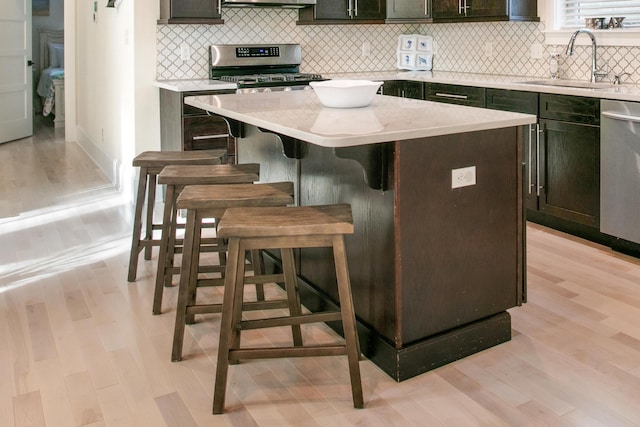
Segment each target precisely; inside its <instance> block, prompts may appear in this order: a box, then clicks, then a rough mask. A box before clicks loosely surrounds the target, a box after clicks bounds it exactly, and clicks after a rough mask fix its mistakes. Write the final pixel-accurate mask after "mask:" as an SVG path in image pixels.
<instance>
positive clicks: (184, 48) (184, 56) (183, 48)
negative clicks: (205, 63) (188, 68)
mask: <svg viewBox="0 0 640 427" xmlns="http://www.w3.org/2000/svg"><path fill="white" fill-rule="evenodd" d="M180 59H181V60H183V61H188V60H190V59H191V47H190V46H189V45H188V44H186V43H182V44H181V45H180Z"/></svg>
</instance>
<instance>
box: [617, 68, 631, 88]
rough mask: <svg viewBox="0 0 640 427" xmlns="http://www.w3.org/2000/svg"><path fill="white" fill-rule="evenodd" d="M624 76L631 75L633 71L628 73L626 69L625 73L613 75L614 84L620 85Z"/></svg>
mask: <svg viewBox="0 0 640 427" xmlns="http://www.w3.org/2000/svg"><path fill="white" fill-rule="evenodd" d="M624 76H631V73H627V72H626V71H625V72H623V73H620V74H616V75H615V76H614V77H613V84H614V85H619V84H620V83H622V78H623V77H624Z"/></svg>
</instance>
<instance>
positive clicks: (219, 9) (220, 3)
mask: <svg viewBox="0 0 640 427" xmlns="http://www.w3.org/2000/svg"><path fill="white" fill-rule="evenodd" d="M218 15H222V0H218Z"/></svg>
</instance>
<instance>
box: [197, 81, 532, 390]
mask: <svg viewBox="0 0 640 427" xmlns="http://www.w3.org/2000/svg"><path fill="white" fill-rule="evenodd" d="M301 92H302V91H301ZM305 92H306V91H305ZM185 102H186V103H187V104H190V105H194V106H196V107H198V108H203V109H205V110H208V111H212V112H214V113H216V114H219V115H221V116H223V117H225V118H226V119H227V120H228V122H229V124H230V128H231V129H232V133H235V135H236V136H239V139H238V148H237V150H238V151H237V156H238V162H239V163H254V162H255V163H260V164H261V174H260V180H261V182H275V181H283V180H290V181H293V182H294V184H295V188H296V195H295V196H296V197H295V200H296V204H298V205H319V204H333V203H349V204H350V205H351V206H352V209H353V216H354V218H353V219H354V223H355V227H356V228H355V233H354V234H353V235H350V236H349V237H348V238H347V240H346V245H347V257H348V262H349V272H350V276H351V282H352V292H353V298H354V302H355V309H356V315H357V320H358V326H359V333H360V344H361V349H362V352H363V353H364V354H365V355H366V356H367V357H368V358H369V359H370V360H372V361H373V362H374V363H375V364H377V365H378V366H379V367H380V368H381V369H383V370H384V371H385V372H387V373H388V374H389V375H390V376H391V377H393V378H394V379H395V380H397V381H402V380H405V379H408V378H411V377H413V376H415V375H418V374H420V373H423V372H426V371H429V370H431V369H434V368H437V367H439V366H442V365H444V364H447V363H449V362H452V361H455V360H458V359H461V358H463V357H466V356H468V355H471V354H474V353H476V352H479V351H481V350H484V349H487V348H490V347H492V346H495V345H497V344H500V343H503V342H505V341H508V340H510V339H511V319H510V316H509V313H508V312H507V310H508V309H510V308H512V307H516V306H519V305H521V304H522V303H524V302H525V299H526V283H525V228H524V219H523V182H522V176H523V128H524V127H525V126H527V125H529V124H531V123H534V122H535V117H534V116H529V115H523V114H515V113H506V112H500V111H491V110H483V109H476V108H471V107H461V106H454V105H443V104H437V103H432V102H428V101H417V100H406V99H401V98H394V97H388V96H381V95H380V96H376V98H375V100H374V102H373V103H372V105H371V106H369V107H366V108H365V109H350V110H333V109H327V108H323V107H322V106H321V105H320V104H319V103H318V101H317V99H316V98H315V95H314V94H313V93H312V92H311V93H299V94H293V93H291V92H277V93H275V92H274V93H266V94H254V95H214V96H201V97H194V98H187V99H186V101H185ZM327 114H329V115H332V116H333V117H335V118H336V119H334V120H331V121H329V122H327V121H326V120H325V119H324V118H323V115H324V116H327ZM269 255H270V257H269V258H270V260H271V263H270V265H271V267H272V268H274V269H277V268H279V265H278V263H279V259H278V256H277V254H269ZM332 262H333V259H332V257H331V253H330V252H328V251H325V250H323V249H312V250H311V249H309V250H302V251H298V252H297V254H296V263H297V268H298V274H299V277H300V281H301V282H302V283H303V286H302V290H301V292H302V294H301V297H302V302H303V304H304V305H305V306H307V307H308V308H309V309H310V310H312V311H321V310H324V309H326V308H328V307H330V306H331V305H332V304H333V301H336V300H337V295H336V291H335V289H334V288H335V277H334V269H333V265H332ZM330 326H331V325H330Z"/></svg>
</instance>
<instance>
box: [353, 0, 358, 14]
mask: <svg viewBox="0 0 640 427" xmlns="http://www.w3.org/2000/svg"><path fill="white" fill-rule="evenodd" d="M354 4H355V7H354V8H353V11H354V13H355V16H358V0H354Z"/></svg>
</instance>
